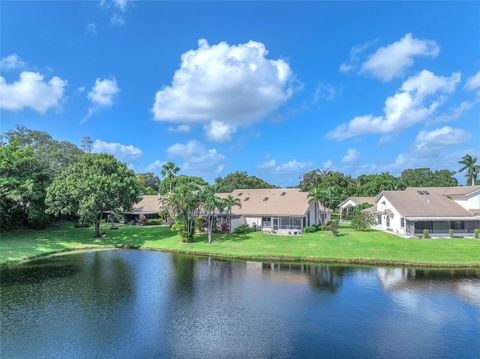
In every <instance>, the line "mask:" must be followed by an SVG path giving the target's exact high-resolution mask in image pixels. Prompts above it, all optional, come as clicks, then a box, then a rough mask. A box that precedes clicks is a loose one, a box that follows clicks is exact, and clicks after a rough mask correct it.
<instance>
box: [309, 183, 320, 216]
mask: <svg viewBox="0 0 480 359" xmlns="http://www.w3.org/2000/svg"><path fill="white" fill-rule="evenodd" d="M321 198H322V194H321V190H320V188H318V187H313V188H312V189H311V190H310V192H308V202H309V203H314V204H315V207H314V208H315V218H316V219H317V220H318V221H320V213H319V209H320V200H321Z"/></svg>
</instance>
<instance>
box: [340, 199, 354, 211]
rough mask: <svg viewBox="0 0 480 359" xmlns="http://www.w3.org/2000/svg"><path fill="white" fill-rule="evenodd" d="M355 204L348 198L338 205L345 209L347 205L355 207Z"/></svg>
mask: <svg viewBox="0 0 480 359" xmlns="http://www.w3.org/2000/svg"><path fill="white" fill-rule="evenodd" d="M356 205H357V204H356V203H355V202H353V201H352V200H351V199H349V200H348V201H347V202H345V203H344V204H342V205H341V206H340V209H346V208H347V207H348V206H350V207H355V206H356Z"/></svg>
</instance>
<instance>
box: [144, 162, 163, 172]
mask: <svg viewBox="0 0 480 359" xmlns="http://www.w3.org/2000/svg"><path fill="white" fill-rule="evenodd" d="M165 163H166V162H165V161H160V160H155V161H153V162H152V163H150V164H149V165H148V166H147V172H154V173H160V172H161V170H162V167H163V165H164V164H165Z"/></svg>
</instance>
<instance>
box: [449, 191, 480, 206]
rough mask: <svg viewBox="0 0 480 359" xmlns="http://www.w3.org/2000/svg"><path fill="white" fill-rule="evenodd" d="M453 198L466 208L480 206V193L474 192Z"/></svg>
mask: <svg viewBox="0 0 480 359" xmlns="http://www.w3.org/2000/svg"><path fill="white" fill-rule="evenodd" d="M452 199H453V200H454V201H455V202H457V203H458V204H459V205H460V206H462V207H463V208H465V209H479V208H480V193H474V194H472V195H470V196H467V197H458V198H455V197H452Z"/></svg>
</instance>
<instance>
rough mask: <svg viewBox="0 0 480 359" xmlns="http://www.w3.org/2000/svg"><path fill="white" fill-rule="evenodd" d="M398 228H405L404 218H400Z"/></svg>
mask: <svg viewBox="0 0 480 359" xmlns="http://www.w3.org/2000/svg"><path fill="white" fill-rule="evenodd" d="M400 227H402V228H404V227H405V218H400Z"/></svg>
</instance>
